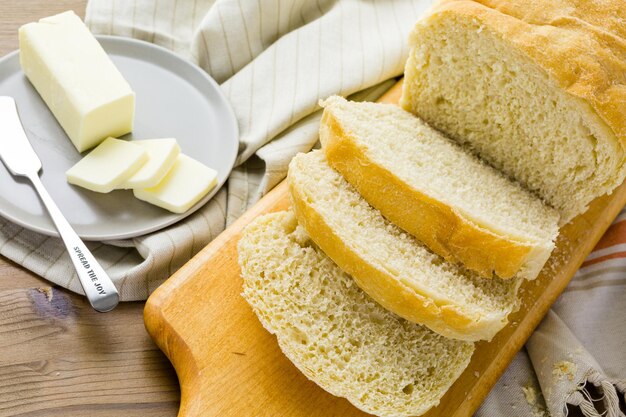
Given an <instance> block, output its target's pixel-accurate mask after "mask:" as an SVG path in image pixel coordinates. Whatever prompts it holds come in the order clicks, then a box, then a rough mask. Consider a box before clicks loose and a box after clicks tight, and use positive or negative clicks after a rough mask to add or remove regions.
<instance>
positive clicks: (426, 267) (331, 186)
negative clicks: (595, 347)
mask: <svg viewBox="0 0 626 417" xmlns="http://www.w3.org/2000/svg"><path fill="white" fill-rule="evenodd" d="M287 178H288V181H289V189H290V194H291V200H292V204H293V209H294V211H295V213H296V217H297V218H298V222H299V223H300V224H301V225H302V227H304V229H305V230H306V232H307V234H308V235H309V236H310V237H311V239H312V240H313V241H314V242H315V243H316V244H317V245H318V246H319V247H320V248H321V249H322V250H323V251H324V252H325V253H326V254H327V255H328V256H329V257H330V258H331V259H332V260H333V261H334V262H335V263H336V264H337V265H338V266H339V267H340V268H341V269H343V270H344V271H346V272H347V273H348V274H350V275H351V276H352V277H353V278H354V280H355V281H356V283H357V284H358V285H359V286H360V287H361V289H363V290H364V291H365V292H366V293H367V294H368V295H370V296H371V297H372V298H373V299H374V300H376V301H377V302H379V303H380V304H381V305H382V306H383V307H385V308H387V309H389V310H390V311H392V312H394V313H396V314H398V315H399V316H401V317H403V318H405V319H407V320H410V321H413V322H416V323H420V324H423V325H425V326H427V327H429V328H430V329H432V330H434V331H435V332H437V333H439V334H441V335H443V336H446V337H451V338H455V339H460V340H467V341H476V340H481V339H485V340H490V339H491V338H492V337H493V336H494V335H495V334H496V332H498V330H500V329H501V328H502V327H504V325H505V324H506V323H507V316H508V314H509V313H511V312H512V311H514V310H515V309H516V308H517V305H518V301H517V298H516V295H517V289H518V287H519V283H520V281H521V280H520V279H518V278H514V279H511V280H502V279H495V278H494V279H491V280H489V279H484V278H482V277H481V276H479V275H478V274H476V273H474V272H471V271H469V270H467V269H465V268H464V267H462V266H460V265H455V264H450V263H448V262H446V261H445V260H444V259H443V258H441V257H440V256H438V255H435V254H434V253H432V252H430V251H429V250H428V249H427V248H426V247H425V246H424V245H422V244H421V243H420V242H419V241H417V240H416V239H415V238H414V237H412V236H410V235H408V234H407V233H405V232H403V231H402V230H401V229H399V228H398V227H396V226H394V225H393V224H392V223H390V222H389V221H388V220H387V219H385V218H384V217H383V216H382V215H381V214H380V212H379V211H378V210H376V209H374V208H373V207H371V206H370V205H369V204H367V202H366V201H365V200H364V199H363V198H362V197H361V196H360V195H359V193H358V192H357V191H356V190H355V189H354V188H353V187H352V186H351V185H350V184H348V183H347V182H346V180H345V179H343V177H342V176H341V175H340V174H339V173H338V172H337V171H335V170H334V169H332V168H331V167H330V166H329V165H328V163H327V162H326V159H325V158H324V154H323V152H322V151H313V152H309V153H308V154H299V155H297V156H296V157H295V158H294V159H293V160H292V161H291V163H290V165H289V174H288V177H287Z"/></svg>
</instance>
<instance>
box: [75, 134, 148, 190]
mask: <svg viewBox="0 0 626 417" xmlns="http://www.w3.org/2000/svg"><path fill="white" fill-rule="evenodd" d="M147 161H148V151H146V149H145V148H144V147H143V146H139V145H135V144H133V143H132V142H127V141H125V140H120V139H114V138H108V139H106V140H105V141H104V142H102V143H101V144H100V145H99V146H98V147H97V148H96V149H94V150H93V151H91V152H89V153H88V154H87V156H85V157H84V158H83V159H81V160H80V161H78V163H76V165H74V166H73V167H71V168H70V169H69V170H67V172H66V175H67V182H69V183H70V184H74V185H78V186H80V187H83V188H86V189H88V190H91V191H96V192H98V193H108V192H109V191H112V190H114V189H115V188H116V187H117V186H118V185H119V184H121V183H122V182H124V181H126V180H127V179H128V178H130V177H131V176H132V175H133V174H134V173H135V172H137V171H138V170H139V168H141V166H142V165H143V164H145V163H146V162H147Z"/></svg>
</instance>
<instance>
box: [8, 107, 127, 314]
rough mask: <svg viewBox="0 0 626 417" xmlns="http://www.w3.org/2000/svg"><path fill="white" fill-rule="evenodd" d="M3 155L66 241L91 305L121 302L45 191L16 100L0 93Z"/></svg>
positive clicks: (103, 309) (102, 308) (97, 307)
mask: <svg viewBox="0 0 626 417" xmlns="http://www.w3.org/2000/svg"><path fill="white" fill-rule="evenodd" d="M0 159H2V162H3V163H4V165H5V166H6V167H7V169H8V170H9V171H10V172H11V174H13V175H14V176H22V177H26V178H28V179H29V180H30V182H31V183H32V184H33V186H34V188H35V190H36V191H37V193H38V194H39V198H40V199H41V201H42V202H43V204H44V206H45V207H46V209H47V210H48V213H49V214H50V217H51V218H52V222H53V223H54V226H55V227H56V229H57V231H58V232H59V235H60V236H61V239H62V240H63V243H64V244H65V248H66V249H67V252H68V253H69V255H70V258H71V259H72V263H73V264H74V268H76V272H77V273H78V278H79V280H80V284H81V285H82V287H83V290H84V292H85V296H86V297H87V299H88V300H89V303H90V304H91V306H92V307H93V308H94V309H95V310H96V311H99V312H102V313H104V312H107V311H111V310H113V309H114V308H115V307H116V306H117V304H118V302H119V295H118V292H117V289H116V288H115V285H114V284H113V282H112V281H111V278H109V276H108V275H107V273H106V272H105V271H104V269H103V268H102V267H101V266H100V264H99V263H98V261H97V260H96V258H95V257H94V256H93V254H92V253H91V251H90V250H89V249H88V248H87V246H86V245H85V243H84V242H83V241H82V240H81V238H80V237H78V235H77V234H76V232H75V231H74V229H72V226H71V225H70V224H69V222H68V221H67V220H66V219H65V217H64V216H63V214H62V213H61V210H59V208H58V207H57V205H56V203H55V202H54V201H53V200H52V197H50V194H48V191H46V189H45V187H44V185H43V183H42V182H41V179H40V178H39V171H40V170H41V161H40V160H39V157H38V156H37V154H36V153H35V151H34V149H33V148H32V146H31V145H30V142H29V141H28V138H27V137H26V133H25V132H24V128H23V127H22V123H21V121H20V117H19V115H18V113H17V106H16V104H15V100H14V99H13V98H12V97H7V96H0Z"/></svg>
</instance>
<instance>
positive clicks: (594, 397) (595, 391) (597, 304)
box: [477, 209, 626, 417]
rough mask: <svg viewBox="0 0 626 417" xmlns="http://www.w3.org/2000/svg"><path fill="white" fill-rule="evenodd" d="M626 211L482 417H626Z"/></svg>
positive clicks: (487, 402)
mask: <svg viewBox="0 0 626 417" xmlns="http://www.w3.org/2000/svg"><path fill="white" fill-rule="evenodd" d="M625 318H626V209H624V210H622V212H621V213H620V214H619V216H618V217H617V218H616V219H615V220H614V222H613V224H612V225H611V227H610V228H609V230H607V232H606V233H605V234H604V236H603V237H602V239H601V240H600V242H599V243H598V244H597V245H596V247H595V248H594V250H593V252H592V253H591V254H590V255H589V256H588V257H587V259H586V261H585V262H584V263H583V265H582V267H581V268H580V270H579V271H578V272H577V273H576V275H575V276H574V278H573V279H572V281H571V282H570V284H569V286H568V287H567V288H566V289H565V291H564V292H563V294H562V295H561V296H560V297H559V299H558V301H557V302H556V303H555V304H554V305H553V306H552V310H551V311H550V313H549V314H548V315H547V316H546V317H545V318H544V320H543V322H542V323H541V324H540V325H539V327H538V328H537V330H535V333H533V335H532V336H531V338H530V339H529V340H528V342H527V343H526V349H524V350H522V351H521V352H520V353H519V354H518V355H517V357H516V358H515V360H514V361H513V362H512V363H511V365H510V366H509V368H508V369H507V371H506V373H505V374H504V375H503V376H502V378H501V379H500V381H499V382H498V384H497V385H496V387H495V388H494V390H493V391H492V392H491V393H490V394H489V397H488V398H487V399H486V400H485V402H484V403H483V405H482V407H481V409H480V410H479V412H478V413H477V417H500V416H509V415H515V416H533V417H540V416H550V415H551V416H553V417H564V416H567V415H583V416H585V417H600V416H606V417H624V415H625V412H626V409H625V408H624V404H625V403H626V325H625V324H624V322H625Z"/></svg>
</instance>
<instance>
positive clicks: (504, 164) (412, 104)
mask: <svg viewBox="0 0 626 417" xmlns="http://www.w3.org/2000/svg"><path fill="white" fill-rule="evenodd" d="M481 3H483V4H481ZM624 10H626V8H624V5H623V3H622V2H620V1H605V2H601V4H600V3H597V2H585V1H578V0H562V1H558V2H554V1H552V0H536V1H534V2H532V4H529V2H527V1H523V0H482V1H465V0H463V1H442V2H440V3H439V4H438V5H437V6H435V8H434V10H433V11H432V13H431V14H430V15H429V16H428V17H426V18H425V19H423V20H421V21H420V22H418V24H417V26H416V28H415V30H414V32H413V34H412V35H411V38H410V41H409V42H410V47H411V50H410V54H409V59H408V61H407V63H406V68H405V82H404V92H403V96H402V99H401V103H402V106H403V107H404V108H405V109H407V110H410V111H411V112H414V113H416V114H417V115H419V116H420V117H421V118H423V119H424V120H425V121H426V122H428V123H429V124H430V125H432V126H433V127H435V128H437V129H439V130H441V131H443V132H444V133H446V134H447V135H448V136H450V137H452V138H454V139H456V140H457V141H459V142H461V143H464V144H467V145H469V146H470V147H472V148H473V149H474V150H475V151H476V152H477V153H478V154H480V156H481V157H483V158H485V159H486V160H487V161H488V162H489V163H491V164H492V165H493V166H495V167H496V168H498V169H501V170H502V171H504V172H505V173H507V174H508V175H510V176H512V177H514V178H516V179H517V180H519V181H521V182H522V183H523V184H524V185H525V186H527V187H528V188H529V189H531V190H533V191H536V192H538V193H539V194H540V196H541V197H543V198H544V200H545V201H546V202H548V203H549V204H551V205H552V206H553V207H555V208H557V209H558V210H559V212H560V213H561V222H562V223H566V222H568V221H569V220H571V219H572V218H573V217H574V216H576V215H577V214H580V213H582V212H584V211H585V210H586V208H587V207H588V205H589V203H590V202H591V201H592V200H593V199H594V198H596V197H598V196H600V195H602V194H605V193H607V192H611V191H612V190H613V189H614V188H615V187H616V186H618V185H619V184H621V183H622V181H623V180H624V177H625V175H626V165H625V160H626V112H624V107H625V106H626V60H625V59H624V56H626V29H624V24H623V21H624V19H626V14H625V13H624Z"/></svg>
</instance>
